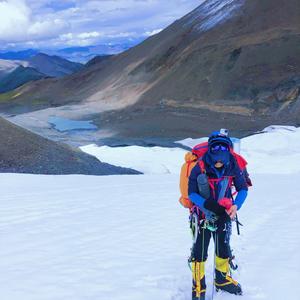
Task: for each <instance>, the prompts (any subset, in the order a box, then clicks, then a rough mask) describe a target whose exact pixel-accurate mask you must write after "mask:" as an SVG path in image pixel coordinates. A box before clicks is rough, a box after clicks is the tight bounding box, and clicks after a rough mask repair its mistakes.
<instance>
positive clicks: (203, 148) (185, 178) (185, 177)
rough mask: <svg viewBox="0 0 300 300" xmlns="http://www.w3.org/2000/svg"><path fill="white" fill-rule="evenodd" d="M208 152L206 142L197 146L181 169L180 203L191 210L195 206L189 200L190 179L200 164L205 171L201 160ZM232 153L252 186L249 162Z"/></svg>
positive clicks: (189, 153) (187, 155)
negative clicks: (248, 169) (248, 170)
mask: <svg viewBox="0 0 300 300" xmlns="http://www.w3.org/2000/svg"><path fill="white" fill-rule="evenodd" d="M207 151H208V142H204V143H201V144H199V145H196V146H195V147H194V148H193V149H192V151H191V152H187V153H186V154H185V162H184V164H183V165H182V167H181V172H180V183H179V187H180V193H181V196H180V198H179V202H180V203H181V205H182V206H183V207H185V208H189V209H191V208H192V207H193V206H194V204H193V203H192V201H191V200H190V199H189V195H188V187H189V177H190V174H191V172H192V170H193V168H194V166H195V165H196V164H198V163H199V164H200V167H201V169H202V170H204V171H205V167H204V162H203V160H202V159H201V158H202V157H203V156H204V154H205V153H206V152H207ZM230 152H231V153H232V155H233V156H234V157H235V159H236V161H237V164H238V165H239V167H240V169H241V170H242V171H243V174H244V176H245V180H246V182H247V184H248V186H252V183H251V179H250V178H249V174H248V172H247V169H246V166H247V161H246V160H245V159H244V158H243V157H242V156H241V155H239V154H237V153H235V152H234V151H233V149H231V151H230Z"/></svg>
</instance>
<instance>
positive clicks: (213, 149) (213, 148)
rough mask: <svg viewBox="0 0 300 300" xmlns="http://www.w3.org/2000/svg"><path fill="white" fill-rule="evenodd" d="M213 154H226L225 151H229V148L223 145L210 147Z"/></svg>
mask: <svg viewBox="0 0 300 300" xmlns="http://www.w3.org/2000/svg"><path fill="white" fill-rule="evenodd" d="M210 150H211V152H213V153H215V152H219V151H222V152H225V151H229V148H228V146H226V145H222V144H216V145H213V146H211V147H210Z"/></svg>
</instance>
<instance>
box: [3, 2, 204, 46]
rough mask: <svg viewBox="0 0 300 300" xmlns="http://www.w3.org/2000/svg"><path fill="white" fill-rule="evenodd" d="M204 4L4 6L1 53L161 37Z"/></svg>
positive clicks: (105, 3) (123, 3)
mask: <svg viewBox="0 0 300 300" xmlns="http://www.w3.org/2000/svg"><path fill="white" fill-rule="evenodd" d="M202 1H203V0H188V1H187V0H172V1H165V0H118V1H116V0H64V1H61V0H6V1H3V0H0V19H1V21H0V48H5V47H6V46H7V45H9V44H10V45H11V44H15V45H18V46H19V47H21V46H26V45H29V44H30V45H34V46H36V47H44V48H45V47H64V46H65V45H76V44H78V45H87V44H88V43H92V44H101V43H108V42H113V41H114V40H115V41H120V40H122V39H123V41H126V39H128V40H129V39H132V38H133V39H135V38H143V37H145V36H151V35H153V34H156V33H158V32H159V31H160V30H161V29H160V28H164V27H166V26H167V25H169V24H170V23H172V22H173V21H175V20H176V19H178V18H180V17H181V16H183V15H184V14H186V13H188V12H189V11H190V10H192V9H193V8H195V7H196V6H197V5H199V4H200V3H201V2H202ZM158 28H159V29H158Z"/></svg>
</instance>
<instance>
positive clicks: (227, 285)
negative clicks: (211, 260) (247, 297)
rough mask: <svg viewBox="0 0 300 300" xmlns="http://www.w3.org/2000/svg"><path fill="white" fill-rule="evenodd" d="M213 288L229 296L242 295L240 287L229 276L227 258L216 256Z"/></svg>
mask: <svg viewBox="0 0 300 300" xmlns="http://www.w3.org/2000/svg"><path fill="white" fill-rule="evenodd" d="M215 272H216V277H215V286H216V289H217V291H218V290H222V291H225V292H228V293H230V294H235V295H242V287H241V285H240V284H239V283H238V282H237V281H235V280H234V279H233V278H232V277H231V276H230V266H229V258H221V257H218V256H216V270H215Z"/></svg>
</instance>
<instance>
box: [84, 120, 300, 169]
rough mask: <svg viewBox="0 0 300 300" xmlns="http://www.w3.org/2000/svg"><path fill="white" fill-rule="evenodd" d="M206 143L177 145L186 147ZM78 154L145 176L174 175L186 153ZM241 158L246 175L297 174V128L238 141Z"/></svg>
mask: <svg viewBox="0 0 300 300" xmlns="http://www.w3.org/2000/svg"><path fill="white" fill-rule="evenodd" d="M205 140H207V138H200V139H195V140H193V139H191V138H188V139H185V140H182V141H178V143H180V144H183V145H185V146H188V147H193V146H194V145H196V144H198V143H201V142H203V141H205ZM81 150H83V151H85V152H87V153H88V154H91V155H94V156H95V157H97V158H98V159H99V160H101V161H103V162H107V163H110V164H114V165H119V166H122V167H127V168H133V169H135V170H138V171H141V172H143V173H146V174H159V173H165V174H168V173H171V174H178V173H179V171H180V167H181V165H182V163H183V158H184V154H185V152H186V150H183V149H181V148H171V149H169V148H162V147H153V148H146V147H139V146H129V147H122V148H111V147H108V146H102V147H98V146H96V145H93V144H92V145H87V146H84V147H81ZM241 154H242V155H243V156H244V157H245V158H246V159H247V161H248V163H249V165H248V170H249V172H250V173H252V174H253V173H260V174H265V173H268V174H291V173H295V172H300V163H299V161H300V128H296V127H293V126H270V127H267V128H265V129H264V130H263V131H261V132H259V133H257V134H256V135H252V136H249V137H246V138H243V139H242V140H241Z"/></svg>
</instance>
